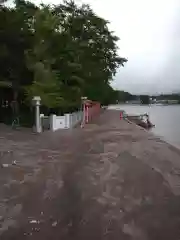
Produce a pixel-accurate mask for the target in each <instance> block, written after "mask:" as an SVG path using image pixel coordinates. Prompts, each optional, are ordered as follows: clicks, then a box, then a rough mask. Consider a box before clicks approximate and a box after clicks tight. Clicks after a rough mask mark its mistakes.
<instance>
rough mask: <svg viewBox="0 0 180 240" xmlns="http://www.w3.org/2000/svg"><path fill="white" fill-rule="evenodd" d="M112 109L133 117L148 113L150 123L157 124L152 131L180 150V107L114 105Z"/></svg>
mask: <svg viewBox="0 0 180 240" xmlns="http://www.w3.org/2000/svg"><path fill="white" fill-rule="evenodd" d="M111 108H113V109H122V110H125V111H126V112H127V114H133V115H137V114H144V113H148V114H149V117H150V121H151V122H152V123H153V124H155V128H153V129H152V130H151V131H152V132H153V133H154V134H155V135H158V136H160V137H161V138H162V139H164V140H165V141H167V142H169V143H171V144H173V145H176V146H177V147H178V148H180V105H167V106H166V105H164V106H160V105H159V106H158V105H150V106H146V105H114V106H111Z"/></svg>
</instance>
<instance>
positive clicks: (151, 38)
mask: <svg viewBox="0 0 180 240" xmlns="http://www.w3.org/2000/svg"><path fill="white" fill-rule="evenodd" d="M34 2H36V3H39V2H40V1H39V0H38V1H37V0H34ZM43 2H44V3H53V4H56V3H58V2H59V0H53V2H52V1H50V0H44V1H43ZM78 2H83V3H88V4H90V5H91V7H92V8H93V9H94V10H95V12H96V13H97V14H98V15H100V16H101V17H104V18H105V19H107V20H109V21H110V22H111V23H110V29H111V30H113V31H114V32H115V33H116V35H117V36H118V37H120V38H121V40H120V41H119V47H120V50H119V53H120V55H121V56H123V57H127V58H128V63H127V64H126V66H125V67H124V68H121V69H120V70H119V71H118V73H117V75H116V77H115V80H114V82H113V84H112V85H113V86H114V87H115V88H117V89H121V90H127V91H130V92H133V93H161V92H171V91H173V92H175V91H179V92H180V16H178V15H179V12H180V1H179V0H78Z"/></svg>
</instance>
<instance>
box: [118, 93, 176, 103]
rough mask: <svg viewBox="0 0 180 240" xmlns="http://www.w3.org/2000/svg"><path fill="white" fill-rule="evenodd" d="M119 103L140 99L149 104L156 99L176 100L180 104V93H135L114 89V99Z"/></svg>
mask: <svg viewBox="0 0 180 240" xmlns="http://www.w3.org/2000/svg"><path fill="white" fill-rule="evenodd" d="M115 99H116V102H119V103H125V102H131V101H139V102H141V103H142V104H149V103H151V102H152V101H153V100H156V101H164V102H166V101H167V102H168V101H172V100H173V101H176V102H177V103H178V104H180V93H172V94H160V95H156V96H153V95H133V94H131V93H129V92H125V91H120V90H114V100H115Z"/></svg>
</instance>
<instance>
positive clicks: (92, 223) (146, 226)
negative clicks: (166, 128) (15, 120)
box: [0, 110, 180, 240]
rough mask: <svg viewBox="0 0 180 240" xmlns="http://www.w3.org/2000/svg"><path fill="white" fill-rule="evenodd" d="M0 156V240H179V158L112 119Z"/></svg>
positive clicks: (6, 136)
mask: <svg viewBox="0 0 180 240" xmlns="http://www.w3.org/2000/svg"><path fill="white" fill-rule="evenodd" d="M0 150H1V155H0V163H1V168H0V239H1V240H21V239H23V240H24V239H33V240H41V239H42V240H49V239H50V240H101V239H103V240H104V239H105V240H113V239H114V240H119V239H121V240H131V239H132V240H161V239H162V240H170V239H172V240H179V239H180V152H179V150H177V149H175V148H174V147H172V146H170V145H168V144H166V143H164V142H163V141H161V140H159V139H158V138H157V137H155V136H153V135H151V134H148V133H147V132H145V131H144V130H141V129H140V128H138V127H136V126H135V125H133V124H128V123H127V122H125V121H122V120H121V121H120V120H119V113H118V112H116V111H113V110H112V111H111V110H109V111H105V112H104V113H103V114H102V115H101V116H100V117H99V119H97V120H96V121H95V122H94V123H93V124H89V125H88V126H86V128H85V129H73V130H68V131H57V132H55V133H49V132H47V133H43V134H42V135H40V136H38V135H34V134H30V132H26V131H22V132H13V133H12V132H11V131H10V130H9V129H8V128H4V127H3V128H2V127H0Z"/></svg>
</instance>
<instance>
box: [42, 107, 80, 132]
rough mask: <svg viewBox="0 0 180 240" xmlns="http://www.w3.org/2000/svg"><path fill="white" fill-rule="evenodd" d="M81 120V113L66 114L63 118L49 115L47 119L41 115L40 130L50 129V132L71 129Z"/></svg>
mask: <svg viewBox="0 0 180 240" xmlns="http://www.w3.org/2000/svg"><path fill="white" fill-rule="evenodd" d="M82 118H83V113H82V112H81V111H79V112H73V113H68V114H65V115H64V116H56V115H51V116H50V117H48V116H43V115H41V119H42V121H41V122H42V128H43V129H50V130H51V131H56V130H58V129H68V128H73V127H74V126H76V125H77V124H78V123H80V122H81V121H82Z"/></svg>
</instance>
